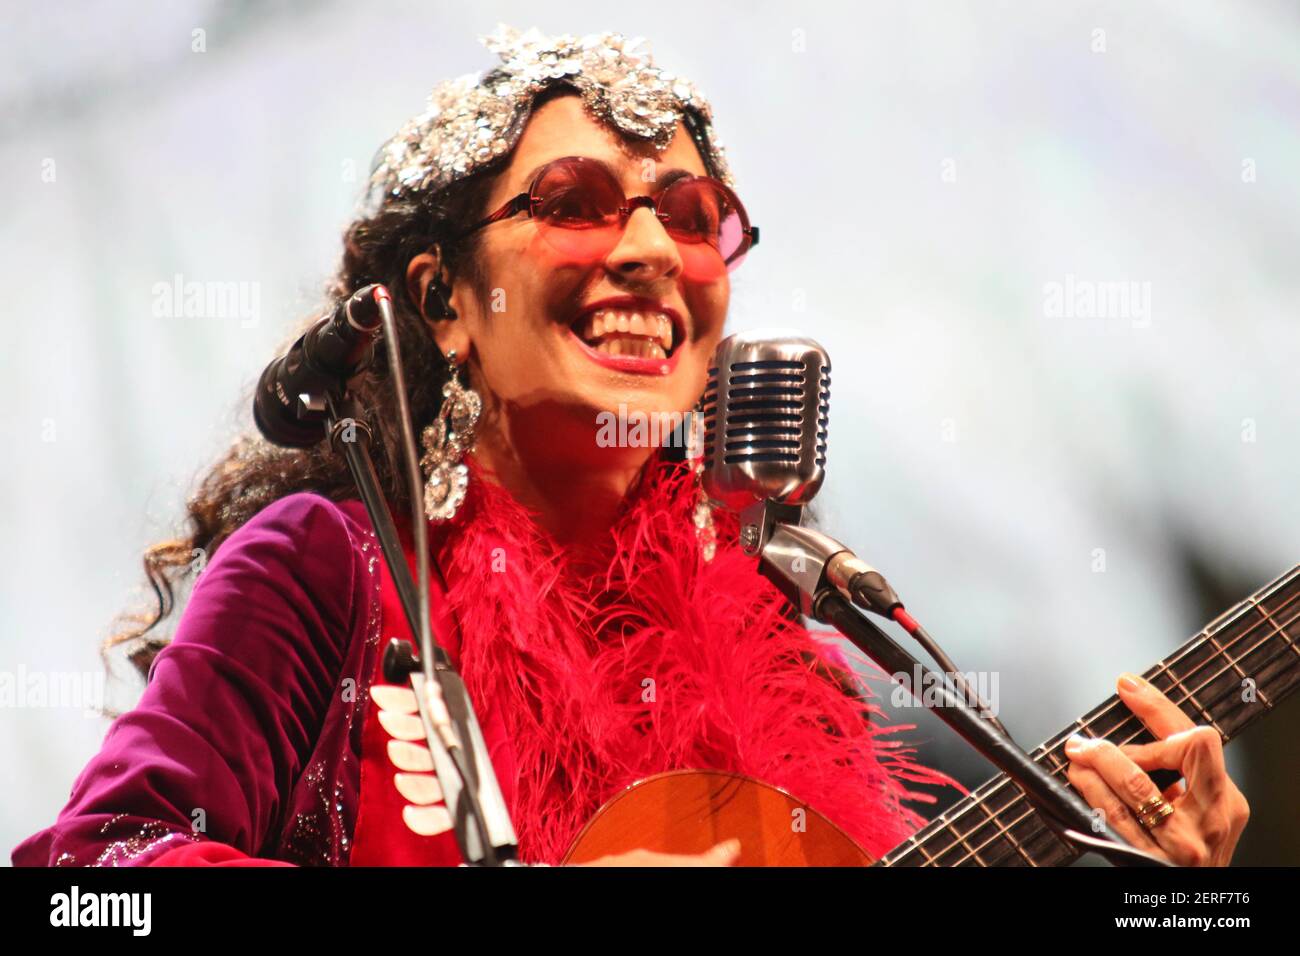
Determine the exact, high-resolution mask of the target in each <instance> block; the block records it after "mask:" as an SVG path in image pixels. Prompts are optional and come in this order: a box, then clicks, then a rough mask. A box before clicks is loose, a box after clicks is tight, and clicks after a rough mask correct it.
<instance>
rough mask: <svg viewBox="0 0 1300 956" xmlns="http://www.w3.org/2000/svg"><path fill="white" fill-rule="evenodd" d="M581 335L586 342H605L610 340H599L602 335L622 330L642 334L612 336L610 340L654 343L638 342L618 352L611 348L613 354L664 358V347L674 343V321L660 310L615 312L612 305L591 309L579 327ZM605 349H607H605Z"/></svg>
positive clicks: (669, 346) (592, 343)
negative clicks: (632, 347)
mask: <svg viewBox="0 0 1300 956" xmlns="http://www.w3.org/2000/svg"><path fill="white" fill-rule="evenodd" d="M582 332H583V335H582V338H583V339H584V340H585V341H586V342H587V344H589V345H596V344H597V343H598V342H599V344H600V345H606V344H609V343H606V342H600V339H601V337H602V336H605V335H610V334H612V333H616V332H617V333H625V334H627V335H633V336H638V337H641V336H644V339H641V338H637V339H615V340H613V341H622V342H624V343H638V342H641V343H643V344H644V345H647V346H653V348H652V349H649V350H643V349H642V348H641V347H640V346H639V345H638V346H637V347H636V348H635V349H633V350H628V349H624V350H623V351H621V352H614V353H611V354H615V355H640V354H643V352H644V353H645V354H650V355H653V356H654V357H656V358H663V357H664V356H665V354H666V353H667V351H668V350H669V349H671V348H672V347H673V322H672V319H670V318H668V316H667V315H665V314H664V313H662V312H651V313H642V312H618V311H616V310H613V309H601V310H600V311H598V312H593V313H592V314H591V315H590V316H589V317H588V318H587V322H586V326H585V328H583V330H582ZM604 351H608V349H605V350H604Z"/></svg>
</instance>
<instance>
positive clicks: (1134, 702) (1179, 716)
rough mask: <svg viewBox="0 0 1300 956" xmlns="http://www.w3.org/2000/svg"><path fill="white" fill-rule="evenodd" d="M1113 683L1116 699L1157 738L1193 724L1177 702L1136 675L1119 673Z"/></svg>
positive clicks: (1188, 728) (1185, 728)
mask: <svg viewBox="0 0 1300 956" xmlns="http://www.w3.org/2000/svg"><path fill="white" fill-rule="evenodd" d="M1116 686H1117V687H1118V688H1119V698H1120V700H1122V701H1123V702H1124V705H1125V706H1126V707H1128V709H1129V710H1131V711H1133V713H1134V714H1136V715H1137V718H1138V720H1140V721H1142V723H1143V724H1145V725H1146V728H1147V730H1149V731H1151V734H1152V736H1154V737H1155V738H1156V739H1157V740H1163V739H1164V738H1165V737H1168V736H1169V735H1170V734H1176V733H1178V732H1179V731H1182V730H1190V729H1191V728H1193V727H1195V726H1196V724H1195V723H1194V722H1193V721H1192V718H1190V717H1188V716H1187V715H1186V714H1184V713H1183V712H1182V711H1181V710H1180V709H1179V708H1178V705H1177V704H1175V703H1174V702H1173V701H1172V700H1170V699H1169V698H1168V697H1166V696H1165V695H1164V694H1162V693H1161V692H1160V691H1159V690H1157V689H1156V687H1155V685H1153V684H1151V683H1149V682H1147V681H1145V680H1143V679H1142V678H1141V677H1138V676H1137V675H1136V674H1128V673H1125V674H1121V675H1120V676H1119V681H1118V683H1117V685H1116Z"/></svg>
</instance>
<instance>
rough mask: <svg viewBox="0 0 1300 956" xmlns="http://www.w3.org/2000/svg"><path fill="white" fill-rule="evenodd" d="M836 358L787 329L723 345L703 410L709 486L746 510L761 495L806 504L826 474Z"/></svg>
mask: <svg viewBox="0 0 1300 956" xmlns="http://www.w3.org/2000/svg"><path fill="white" fill-rule="evenodd" d="M830 371H831V369H830V359H829V358H828V357H827V355H826V351H825V350H824V349H823V348H822V347H821V346H820V345H818V344H817V343H816V342H814V341H813V340H812V339H808V338H804V337H802V336H800V335H798V334H796V333H792V332H786V331H771V330H767V331H757V332H746V333H738V334H736V335H733V336H730V337H729V338H727V339H724V340H723V341H722V342H721V343H719V345H718V348H717V351H716V352H715V353H714V362H713V365H712V367H711V368H710V369H709V374H708V381H707V384H706V386H705V391H704V399H703V403H702V406H701V410H702V412H703V417H704V456H705V475H704V483H705V489H706V491H707V492H708V493H709V495H710V497H712V498H713V499H714V500H715V501H718V502H720V503H721V504H724V505H727V506H728V507H733V508H743V507H744V506H745V505H747V504H749V503H751V502H752V501H753V500H755V499H756V498H763V499H773V500H777V501H781V502H784V503H786V504H804V503H806V502H807V501H809V500H810V499H811V498H812V497H813V495H815V494H816V493H817V491H818V489H819V488H820V487H821V483H822V480H823V478H824V477H825V472H824V469H825V465H826V440H827V426H828V422H829V417H830V381H831V377H830Z"/></svg>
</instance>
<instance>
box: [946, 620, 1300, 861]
mask: <svg viewBox="0 0 1300 956" xmlns="http://www.w3.org/2000/svg"><path fill="white" fill-rule="evenodd" d="M1294 603H1295V600H1294V599H1293V600H1291V601H1288V602H1287V603H1286V604H1285V605H1283V606H1282V607H1280V608H1278V609H1277V611H1283V610H1285V609H1286V608H1287V607H1289V606H1290V605H1291V604H1294ZM1261 611H1263V609H1262V608H1261ZM1265 613H1266V616H1265V619H1264V621H1263V622H1260V623H1271V624H1274V625H1276V622H1275V621H1272V619H1271V614H1272V613H1276V612H1265ZM1297 620H1300V614H1297V615H1296V616H1295V617H1293V618H1292V619H1291V620H1290V621H1288V622H1286V624H1285V625H1283V628H1286V627H1290V626H1291V625H1292V624H1294V623H1295V622H1296V621H1297ZM1259 626H1260V624H1255V625H1252V626H1251V627H1250V628H1248V629H1247V630H1246V631H1245V632H1243V634H1242V636H1241V637H1240V638H1237V639H1235V640H1234V641H1233V642H1231V643H1230V644H1229V645H1228V647H1232V646H1233V645H1234V644H1237V643H1240V642H1241V641H1242V640H1244V639H1246V638H1248V637H1249V635H1250V634H1251V633H1252V632H1254V631H1256V630H1258V628H1259ZM1279 633H1281V634H1282V636H1283V638H1284V639H1285V642H1286V644H1287V646H1288V647H1294V644H1292V642H1291V639H1290V638H1289V636H1287V635H1286V634H1285V632H1284V630H1279ZM1272 636H1273V635H1269V636H1268V637H1265V638H1263V639H1262V640H1260V641H1258V642H1256V643H1255V645H1254V646H1252V647H1251V648H1250V649H1249V650H1247V651H1246V652H1245V653H1244V654H1242V655H1241V656H1240V657H1238V658H1235V659H1232V660H1231V661H1230V662H1229V664H1228V665H1227V666H1225V667H1222V668H1220V669H1219V671H1218V672H1217V673H1215V674H1214V675H1213V676H1212V677H1210V678H1209V679H1208V680H1206V681H1205V682H1204V683H1202V684H1201V685H1200V686H1198V687H1197V688H1196V689H1195V690H1192V691H1190V692H1188V694H1187V696H1186V697H1184V698H1183V700H1182V701H1179V702H1178V703H1179V704H1182V703H1185V702H1186V701H1187V700H1188V699H1190V698H1191V697H1193V696H1195V695H1196V693H1197V692H1199V691H1201V690H1203V689H1204V688H1205V687H1207V686H1209V685H1210V684H1211V683H1213V682H1214V681H1216V680H1218V678H1219V677H1221V676H1222V675H1223V674H1225V673H1227V671H1228V670H1230V669H1232V668H1233V667H1235V666H1236V665H1237V664H1238V663H1239V662H1240V661H1242V660H1244V659H1245V658H1246V657H1247V656H1248V655H1250V654H1252V653H1254V652H1255V651H1256V650H1258V649H1259V648H1260V647H1262V646H1263V645H1264V644H1265V643H1267V642H1268V641H1269V640H1270V638H1271V637H1272ZM1225 650H1226V648H1225ZM1279 656H1287V650H1286V649H1285V648H1284V649H1282V650H1280V651H1279V652H1278V653H1277V654H1275V655H1272V656H1271V657H1269V659H1268V660H1267V661H1266V662H1265V665H1267V664H1271V663H1272V662H1273V661H1275V660H1277V658H1278V657H1279ZM1212 660H1214V657H1213V656H1212V657H1211V658H1210V659H1209V660H1207V661H1206V662H1205V663H1204V664H1201V665H1199V666H1198V667H1197V668H1196V670H1199V669H1201V668H1202V667H1204V666H1206V665H1207V664H1208V663H1210V661H1212ZM1196 670H1193V671H1191V672H1189V674H1188V676H1189V677H1190V676H1191V674H1194V673H1195V672H1196ZM1176 683H1181V681H1176ZM1231 694H1232V691H1231V690H1229V691H1227V692H1226V693H1224V694H1220V695H1219V696H1218V697H1216V698H1215V699H1214V700H1213V701H1211V703H1212V704H1215V703H1218V702H1219V701H1221V700H1223V699H1224V697H1226V696H1230V695H1231ZM1107 712H1109V711H1107ZM1099 716H1100V715H1099ZM1129 720H1135V721H1136V720H1137V717H1136V715H1132V714H1130V715H1129V717H1127V718H1126V719H1125V720H1124V721H1122V722H1121V723H1120V724H1119V725H1117V726H1116V727H1115V728H1113V729H1112V730H1110V731H1109V732H1108V733H1110V734H1113V733H1116V732H1118V731H1119V730H1120V729H1121V728H1123V726H1124V724H1126V723H1128V721H1129ZM1089 723H1091V721H1090V722H1089ZM1085 729H1086V728H1085ZM1145 729H1146V728H1145V725H1143V724H1141V723H1140V721H1139V727H1138V730H1137V733H1135V734H1134V735H1133V736H1131V737H1129V738H1128V739H1127V740H1125V741H1124V742H1123V743H1125V744H1127V743H1132V742H1133V741H1134V740H1136V739H1137V738H1138V737H1140V736H1141V735H1142V733H1143V732H1144V731H1145ZM1103 736H1105V735H1103ZM1052 749H1053V750H1054V749H1055V747H1053V748H1052ZM1050 753H1051V751H1050V750H1049V751H1045V752H1044V754H1043V756H1047V755H1048V754H1050ZM1066 766H1068V762H1067V763H1066ZM1062 769H1063V768H1062ZM1052 772H1053V775H1059V774H1060V772H1061V770H1060V769H1056V770H1053V771H1052ZM1009 781H1010V778H1009V777H1004V778H1003V780H1002V781H1000V782H999V785H998V787H995V788H994V789H993V790H990V791H989V793H988V794H986V795H985V796H984V797H981V798H979V801H977V802H982V801H983V800H985V799H987V798H988V797H991V796H992V795H993V793H994V792H995V791H996V790H997V789H1000V788H1001V785H1002V784H1003V783H1006V782H1009ZM1026 800H1027V798H1026V797H1025V795H1024V793H1023V792H1022V793H1021V794H1020V795H1019V796H1018V797H1016V798H1015V799H1013V800H1012V801H1010V802H1009V803H1008V804H1007V805H1006V806H1004V807H1002V808H1000V809H999V810H998V811H997V815H998V816H1001V815H1002V814H1003V813H1005V812H1006V811H1007V810H1010V809H1013V808H1014V807H1015V806H1016V804H1017V803H1022V802H1026ZM969 809H971V808H968V810H969ZM965 812H968V811H963V815H964V813H965ZM985 812H986V813H987V809H986V810H985ZM1035 813H1036V811H1035V809H1034V808H1033V807H1032V806H1030V807H1029V808H1028V809H1027V810H1026V812H1025V813H1023V814H1021V815H1020V816H1019V817H1017V818H1016V819H1015V820H1013V821H1012V822H1011V823H1009V824H1007V825H1006V826H1005V827H1003V828H1001V829H999V830H998V831H997V832H996V833H994V835H993V836H992V837H990V838H989V839H988V840H985V841H984V842H983V843H981V844H980V845H979V846H978V847H976V848H974V849H971V848H970V844H969V843H967V841H966V836H969V835H970V833H975V834H978V833H979V831H980V830H982V829H983V828H984V827H985V826H988V824H987V823H981V824H979V825H978V826H976V827H975V828H973V829H972V830H971V831H970V833H968V834H966V836H962V837H960V838H959V840H958V841H956V842H954V843H953V844H951V845H949V846H948V847H947V848H945V849H944V850H942V851H940V852H939V853H938V855H937V856H935V855H931V854H929V853H926V854H925V855H926V857H927V858H928V859H927V862H926V863H924V864H922V865H923V866H937V865H939V863H938V862H937V861H938V860H941V859H942V858H943V857H944V855H945V854H947V853H951V852H953V851H954V850H956V849H958V845H957V844H958V843H962V844H965V845H966V847H967V850H968V851H969V852H968V853H967V854H966V855H965V856H964V857H962V858H961V859H960V860H958V861H957V862H956V863H952V864H946V863H945V864H943V865H944V866H960V865H961V864H962V863H964V862H965V861H966V860H968V859H970V858H971V856H972V855H974V856H975V859H976V861H977V862H978V863H980V865H982V866H988V865H989V864H988V863H986V862H985V861H983V860H982V859H980V857H979V851H980V850H982V849H984V848H985V847H986V846H988V845H989V844H990V843H992V842H993V841H994V840H996V839H997V838H998V837H999V836H1001V835H1002V834H1006V833H1007V831H1008V830H1010V829H1012V828H1014V827H1015V826H1016V825H1017V824H1019V823H1020V822H1021V821H1023V820H1025V819H1026V818H1027V817H1030V816H1033V815H1034V814H1035ZM954 819H956V818H954ZM990 822H991V823H994V825H995V826H996V823H997V819H996V817H995V818H993V819H991V820H990ZM1046 832H1049V831H1047V830H1046V829H1044V830H1042V831H1040V833H1038V834H1035V835H1034V836H1033V837H1031V838H1030V840H1029V842H1032V841H1033V840H1035V839H1038V837H1039V836H1041V835H1042V834H1043V833H1046ZM1008 839H1009V840H1010V841H1011V842H1012V843H1013V844H1016V846H1017V847H1018V848H1019V847H1020V846H1021V845H1020V844H1019V842H1018V841H1017V840H1016V839H1015V836H1014V834H1009V835H1008ZM1021 852H1022V855H1026V854H1024V853H1023V851H1021ZM1010 855H1012V854H1011V853H1010V852H1003V853H1002V854H1001V855H999V857H998V858H997V860H995V861H994V863H995V864H996V863H998V862H1000V861H1001V860H1003V859H1005V858H1006V857H1007V856H1010Z"/></svg>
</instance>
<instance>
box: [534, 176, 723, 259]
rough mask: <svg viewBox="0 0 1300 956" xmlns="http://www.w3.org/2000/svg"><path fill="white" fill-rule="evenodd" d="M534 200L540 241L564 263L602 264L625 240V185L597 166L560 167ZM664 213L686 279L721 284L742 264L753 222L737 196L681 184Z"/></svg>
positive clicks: (667, 195)
mask: <svg viewBox="0 0 1300 956" xmlns="http://www.w3.org/2000/svg"><path fill="white" fill-rule="evenodd" d="M530 198H531V202H532V214H533V219H534V220H535V221H536V223H537V228H538V232H539V234H540V236H541V238H542V239H543V240H544V241H545V242H546V243H547V244H548V245H549V246H551V247H552V248H553V249H555V250H556V251H558V252H559V253H561V254H562V255H564V256H566V257H569V258H573V259H576V260H580V261H594V260H599V259H603V258H605V257H606V256H608V255H609V254H610V253H611V252H612V251H613V250H614V248H615V247H616V246H617V245H618V243H619V241H620V239H621V238H622V236H623V229H624V226H625V225H626V224H625V222H624V218H623V215H622V211H621V210H622V208H623V205H624V204H625V203H626V202H627V199H626V197H625V196H624V194H623V188H622V186H621V185H619V183H618V181H617V180H615V179H614V177H613V176H612V175H611V174H610V173H609V171H608V170H607V169H606V168H605V167H604V166H603V165H602V164H601V163H599V162H597V161H596V160H593V159H587V158H584V157H569V158H567V159H562V160H557V161H556V162H554V163H552V164H551V165H550V166H549V167H547V168H546V169H545V170H543V172H542V174H541V176H540V177H539V179H538V180H537V182H536V183H535V185H534V187H533V191H532V193H531V197H530ZM659 212H660V214H661V221H663V224H664V228H665V229H666V230H667V231H668V234H669V235H670V236H671V237H672V238H673V239H674V241H676V243H677V248H678V252H679V254H680V255H681V258H682V265H683V269H684V271H685V273H686V275H687V276H689V277H691V278H694V279H713V278H718V277H720V276H721V275H722V274H723V273H725V272H727V271H728V270H729V269H734V268H735V267H736V266H737V265H739V264H740V262H741V261H742V260H743V259H744V252H745V251H746V249H747V248H748V244H747V240H746V235H745V230H746V229H747V228H748V220H747V219H746V217H745V213H744V210H743V209H741V207H740V202H739V201H738V200H737V199H736V197H735V195H734V194H732V192H731V191H730V190H729V189H727V188H726V187H725V186H723V185H722V184H721V183H718V182H715V181H714V180H712V179H704V178H691V179H681V180H677V181H675V182H673V183H671V184H670V185H669V186H668V187H667V188H666V189H665V190H664V192H663V195H662V196H661V197H660V201H659Z"/></svg>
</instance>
